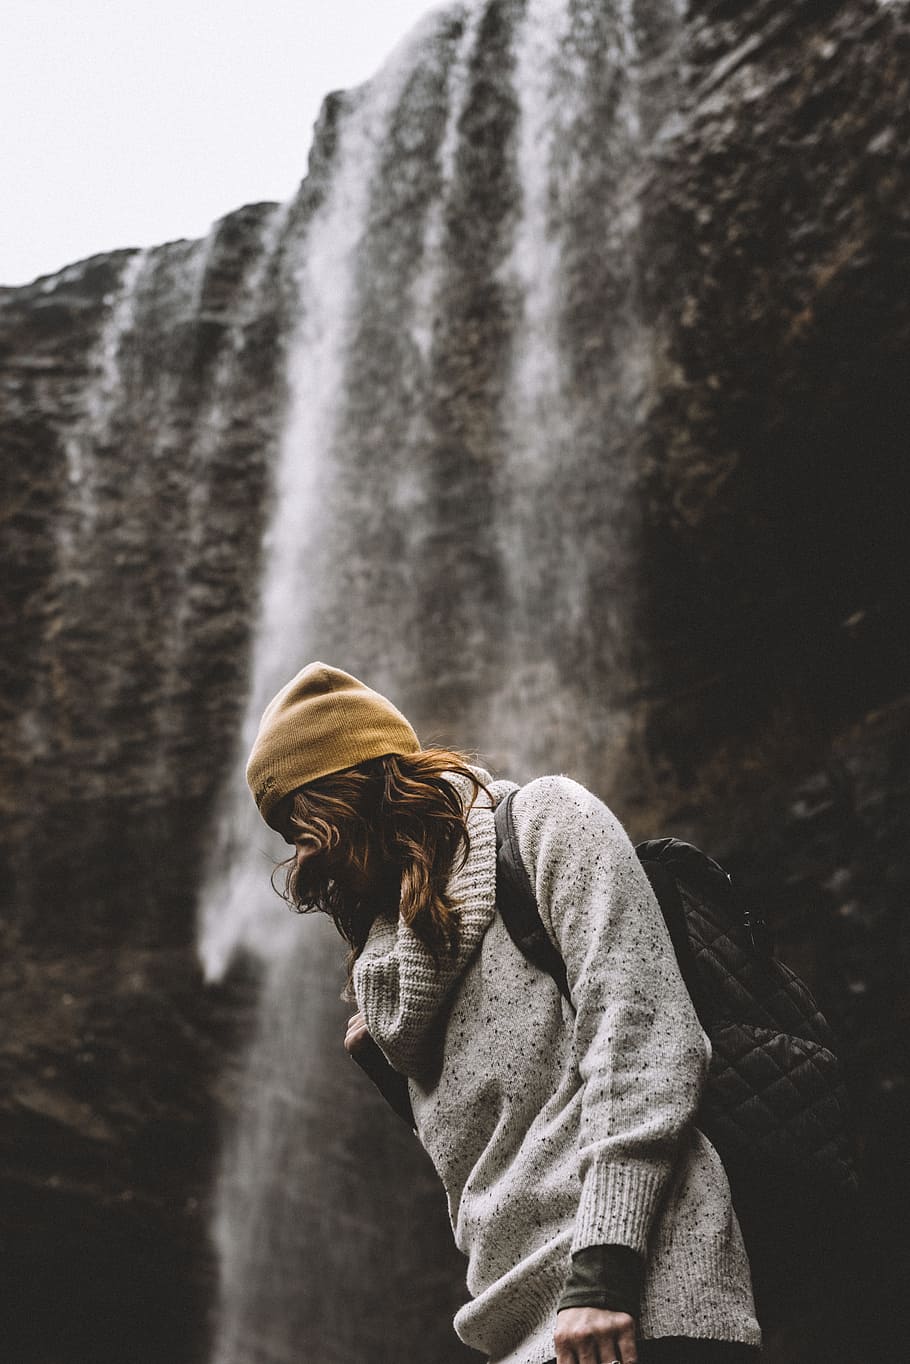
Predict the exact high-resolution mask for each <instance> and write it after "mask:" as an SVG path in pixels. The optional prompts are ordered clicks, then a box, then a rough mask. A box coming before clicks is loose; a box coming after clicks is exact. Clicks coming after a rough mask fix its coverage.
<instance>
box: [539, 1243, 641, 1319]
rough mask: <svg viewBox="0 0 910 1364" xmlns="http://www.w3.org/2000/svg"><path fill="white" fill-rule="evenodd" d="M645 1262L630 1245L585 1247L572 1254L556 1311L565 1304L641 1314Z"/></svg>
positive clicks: (631, 1315)
mask: <svg viewBox="0 0 910 1364" xmlns="http://www.w3.org/2000/svg"><path fill="white" fill-rule="evenodd" d="M643 1272H644V1262H643V1260H642V1257H641V1256H640V1255H639V1254H638V1251H636V1250H630V1248H629V1247H628V1246H585V1248H584V1250H577V1251H576V1252H575V1254H574V1255H573V1256H572V1268H571V1269H570V1270H569V1275H568V1278H567V1279H566V1286H565V1289H564V1290H563V1295H562V1297H561V1298H560V1300H559V1306H558V1307H557V1309H556V1310H557V1312H561V1311H562V1310H563V1309H564V1308H566V1307H599V1308H600V1309H601V1310H603V1311H609V1312H626V1313H627V1314H628V1315H629V1316H630V1317H634V1319H635V1320H636V1321H638V1319H639V1317H640V1316H641V1281H642V1276H643Z"/></svg>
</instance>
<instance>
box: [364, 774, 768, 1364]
mask: <svg viewBox="0 0 910 1364" xmlns="http://www.w3.org/2000/svg"><path fill="white" fill-rule="evenodd" d="M480 775H481V776H482V777H483V778H484V780H486V781H487V782H488V783H489V784H490V785H491V791H492V795H493V799H494V802H497V801H498V800H499V799H501V798H502V796H503V795H504V794H505V792H506V791H508V790H509V789H511V784H510V783H504V782H495V783H491V782H490V778H489V776H488V774H487V773H483V772H481V773H480ZM460 786H461V788H462V789H463V791H464V799H465V801H467V794H468V791H469V787H468V784H467V782H466V781H464V779H461V781H460ZM513 812H514V816H515V824H516V829H517V833H518V841H519V847H520V850H521V855H522V859H523V861H524V863H525V866H526V867H527V869H528V872H529V874H530V876H531V881H532V884H533V885H534V886H535V889H536V893H537V901H538V904H539V906H540V912H541V915H542V918H543V921H544V924H545V925H546V927H547V930H548V932H550V933H551V934H552V937H553V940H554V942H555V943H556V945H557V946H558V948H559V950H560V952H561V954H562V956H563V958H564V960H565V962H566V966H567V969H568V978H569V987H570V990H571V995H572V1001H573V1005H574V1009H573V1008H572V1007H570V1006H569V1005H568V1004H566V1003H565V1001H564V1000H563V998H562V996H561V995H560V993H559V990H558V989H557V987H556V985H555V983H554V981H553V980H552V979H551V977H550V976H549V975H547V974H545V973H544V972H543V971H540V970H538V969H537V968H536V967H534V966H532V965H531V964H530V963H529V962H528V961H526V960H525V958H524V957H523V955H522V954H521V953H520V952H519V950H518V949H517V948H516V947H515V945H514V944H513V942H512V940H511V939H510V937H509V935H508V933H507V931H506V929H505V926H504V924H503V923H502V920H501V919H500V917H499V916H498V915H497V914H496V906H495V891H496V835H495V829H494V823H493V811H492V808H491V806H490V803H489V801H488V800H487V799H486V797H485V796H484V795H483V794H481V796H480V798H479V800H478V802H477V803H476V804H475V805H474V807H473V808H472V809H471V810H470V813H469V815H468V831H469V834H470V839H471V849H470V854H469V856H468V860H467V862H466V864H465V866H464V867H463V868H462V869H461V870H460V871H458V872H456V873H455V874H454V875H453V877H452V879H451V881H450V885H449V890H450V893H451V895H452V896H453V898H454V900H455V902H456V903H457V904H458V906H459V909H460V914H461V924H462V941H461V947H460V951H459V953H458V956H457V959H456V960H454V961H451V962H445V963H444V964H443V966H442V967H441V969H440V970H438V971H437V970H436V969H434V966H433V963H432V960H431V958H430V957H429V955H428V953H427V951H426V949H425V948H424V947H423V946H422V945H421V944H420V943H419V942H418V941H417V939H416V938H415V937H414V935H413V934H412V933H410V932H409V930H408V929H407V928H406V927H405V925H404V924H402V923H401V921H400V920H399V921H398V922H397V923H395V922H392V921H391V920H389V919H379V920H377V921H376V923H375V924H374V926H373V929H372V930H371V932H370V936H369V939H368V941H367V944H366V948H365V950H364V952H363V954H362V955H361V957H360V958H359V960H358V962H357V964H356V967H355V971H354V988H355V993H356V996H357V1003H358V1006H359V1007H360V1009H361V1010H362V1011H363V1013H364V1016H365V1018H366V1022H367V1027H368V1029H369V1031H370V1033H371V1034H372V1035H373V1037H374V1038H375V1039H376V1041H377V1042H378V1044H379V1046H380V1047H381V1048H382V1050H383V1051H384V1052H385V1054H386V1056H387V1057H388V1059H389V1061H390V1062H391V1063H392V1065H393V1066H394V1067H395V1068H396V1069H397V1070H399V1071H402V1072H404V1073H405V1074H406V1075H408V1076H409V1077H410V1083H409V1089H410V1094H411V1101H412V1104H413V1108H414V1116H415V1120H416V1124H417V1132H418V1136H419V1138H420V1141H421V1143H422V1144H423V1146H424V1147H425V1148H426V1150H427V1151H428V1152H429V1155H430V1157H431V1159H432V1161H433V1163H434V1165H435V1167H436V1169H437V1171H438V1173H439V1175H440V1177H441V1179H442V1182H443V1184H444V1186H445V1190H446V1194H447V1198H448V1206H449V1216H450V1219H451V1223H452V1229H453V1231H454V1234H455V1241H456V1243H457V1245H458V1247H459V1249H460V1250H461V1251H462V1252H463V1253H464V1254H465V1255H466V1256H467V1257H468V1273H467V1286H468V1290H469V1292H470V1294H471V1301H470V1302H468V1303H467V1304H466V1305H465V1306H464V1307H462V1308H461V1309H460V1311H459V1312H458V1313H457V1315H456V1317H455V1329H456V1331H457V1333H458V1335H459V1336H460V1338H461V1339H462V1340H463V1341H464V1342H465V1344H467V1345H469V1346H472V1347H473V1348H474V1349H477V1350H480V1351H482V1352H483V1353H484V1354H486V1355H487V1356H488V1357H489V1358H490V1360H491V1361H492V1362H495V1364H544V1361H547V1360H551V1359H552V1358H553V1357H554V1355H555V1353H556V1351H555V1348H554V1344H553V1331H554V1327H555V1324H556V1305H557V1302H558V1300H559V1297H560V1294H561V1292H562V1289H563V1285H564V1282H565V1278H566V1274H567V1272H568V1269H569V1263H570V1256H571V1252H572V1251H573V1250H579V1249H581V1248H582V1247H584V1246H590V1245H605V1244H620V1245H626V1246H631V1247H633V1248H634V1249H636V1250H638V1251H640V1252H641V1253H643V1254H644V1255H645V1256H646V1257H647V1258H646V1269H645V1276H644V1284H643V1292H642V1312H641V1321H640V1330H641V1333H642V1335H644V1336H649V1337H653V1336H664V1335H684V1336H695V1337H706V1338H709V1339H720V1340H733V1341H742V1342H744V1343H747V1344H753V1345H755V1344H758V1343H760V1339H761V1334H760V1331H759V1327H758V1323H757V1321H756V1319H755V1311H754V1307H753V1302H752V1290H751V1284H750V1278H749V1266H748V1261H747V1259H746V1254H745V1250H744V1248H743V1243H742V1238H741V1235H740V1231H739V1226H738V1224H737V1221H736V1218H735V1215H734V1213H733V1209H732V1206H731V1203H730V1191H729V1186H728V1184H727V1178H726V1175H725V1173H724V1170H723V1166H722V1165H721V1162H720V1159H719V1158H718V1156H717V1153H716V1152H715V1150H714V1148H713V1147H712V1146H711V1144H710V1143H709V1142H708V1140H707V1139H706V1138H705V1137H704V1136H703V1135H702V1133H701V1132H699V1131H698V1130H697V1129H696V1128H694V1127H693V1126H692V1119H693V1116H694V1114H695V1111H696V1109H697V1107H698V1102H699V1096H700V1094H701V1090H702V1087H703V1084H704V1080H705V1075H706V1071H707V1065H708V1061H709V1044H708V1041H707V1038H706V1037H705V1035H704V1032H703V1031H702V1028H701V1026H700V1024H699V1022H698V1019H697V1016H696V1014H695V1011H694V1009H693V1007H692V1004H691V1001H690V999H689V995H688V993H687V991H686V988H685V986H684V984H683V982H682V978H681V976H680V973H679V969H678V967H677V965H676V958H675V956H674V953H673V947H672V944H671V942H670V938H669V934H668V932H667V930H666V927H665V925H664V921H663V917H662V915H661V912H660V909H659V907H658V905H657V902H656V900H655V898H654V896H653V894H652V892H651V889H650V886H649V883H648V880H647V877H646V876H645V874H644V872H643V871H642V869H641V867H640V865H639V863H638V860H637V858H636V856H635V853H634V850H633V848H632V845H631V843H630V841H629V839H628V837H627V835H626V833H625V832H624V830H623V828H622V826H621V825H620V824H619V822H618V821H617V819H616V818H615V817H614V815H612V814H611V812H610V811H609V810H608V809H607V807H606V806H605V805H604V804H603V803H602V802H601V801H600V800H598V799H597V798H596V797H595V796H593V795H592V794H591V793H590V792H589V791H587V790H585V788H584V787H582V786H579V785H578V784H577V783H576V782H573V781H571V780H569V779H568V778H566V777H543V778H540V779H539V780H537V781H533V782H531V783H530V784H529V785H528V786H525V787H524V788H523V789H522V790H521V791H520V792H519V794H518V795H517V796H516V797H515V801H514V805H513Z"/></svg>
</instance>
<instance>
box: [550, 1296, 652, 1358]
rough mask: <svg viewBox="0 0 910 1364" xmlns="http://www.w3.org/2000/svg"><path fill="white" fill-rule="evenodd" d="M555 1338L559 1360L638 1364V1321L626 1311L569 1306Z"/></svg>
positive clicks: (559, 1319)
mask: <svg viewBox="0 0 910 1364" xmlns="http://www.w3.org/2000/svg"><path fill="white" fill-rule="evenodd" d="M553 1341H554V1344H555V1346H556V1364H638V1343H637V1338H636V1331H635V1322H634V1320H633V1318H632V1317H630V1316H629V1315H628V1314H627V1313H626V1312H610V1311H603V1310H601V1309H600V1308H599V1307H565V1308H563V1310H562V1311H561V1312H557V1314H556V1330H555V1331H554V1333H553Z"/></svg>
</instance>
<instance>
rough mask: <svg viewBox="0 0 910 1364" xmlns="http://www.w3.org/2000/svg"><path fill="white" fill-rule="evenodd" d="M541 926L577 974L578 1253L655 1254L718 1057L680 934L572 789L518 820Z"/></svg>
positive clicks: (618, 839) (533, 797) (532, 798)
mask: <svg viewBox="0 0 910 1364" xmlns="http://www.w3.org/2000/svg"><path fill="white" fill-rule="evenodd" d="M513 810H514V815H515V822H516V828H517V832H518V840H519V846H520V849H521V854H522V858H523V860H524V862H525V865H526V867H527V868H528V872H529V874H530V875H531V877H532V881H533V883H534V885H535V890H536V894H537V902H538V905H539V908H540V913H541V918H542V920H543V923H544V926H545V927H546V928H547V931H548V932H549V933H550V934H551V936H552V938H553V940H554V942H555V943H556V945H557V947H558V948H559V951H560V953H561V954H562V957H563V959H564V961H565V963H566V969H567V973H568V983H569V990H570V993H571V997H572V1003H573V1006H574V1009H575V1018H574V1036H573V1055H574V1059H575V1064H576V1066H577V1068H578V1073H579V1076H580V1079H581V1082H582V1094H581V1112H580V1118H579V1135H578V1155H577V1172H578V1179H579V1203H578V1211H577V1214H576V1219H575V1229H574V1236H573V1241H572V1251H573V1253H574V1252H576V1251H579V1250H582V1249H584V1248H585V1247H586V1246H595V1245H620V1246H628V1247H630V1248H631V1249H632V1250H635V1251H637V1252H638V1253H639V1254H640V1255H644V1254H645V1253H646V1248H647V1241H648V1234H649V1231H650V1227H651V1222H652V1219H653V1217H654V1212H655V1209H656V1208H657V1205H658V1203H659V1201H660V1198H661V1195H662V1194H663V1192H664V1191H665V1189H666V1186H667V1183H668V1180H669V1177H670V1174H671V1171H672V1168H673V1162H674V1157H675V1154H676V1151H677V1147H678V1143H679V1140H680V1138H681V1136H682V1135H683V1133H684V1131H685V1130H686V1128H687V1126H688V1125H689V1124H690V1123H691V1122H692V1120H693V1119H694V1116H695V1113H696V1111H697V1108H698V1104H699V1100H700V1097H701V1093H702V1089H703V1087H704V1083H705V1079H706V1076H707V1067H708V1062H709V1059H710V1051H709V1043H708V1040H707V1038H706V1037H705V1034H704V1032H703V1030H702V1027H701V1025H700V1023H699V1021H698V1017H697V1015H696V1013H695V1009H694V1007H693V1005H692V1001H691V999H690V998H689V994H688V991H687V990H686V987H685V985H684V983H683V979H682V976H681V975H680V971H679V967H678V965H677V962H676V957H675V954H674V951H673V945H672V942H671V940H670V935H669V932H668V931H667V927H666V925H665V923H664V920H663V915H662V914H661V912H660V907H659V905H658V904H657V900H656V898H655V897H654V894H653V892H652V890H651V886H650V884H649V882H648V878H647V876H646V875H645V873H644V870H643V869H642V867H641V864H640V863H639V861H638V858H637V857H636V855H635V850H634V848H633V847H632V844H631V842H630V840H629V838H628V836H627V834H626V833H625V831H624V829H623V828H622V825H621V824H620V823H619V821H618V820H617V819H616V817H615V816H614V815H613V814H612V813H611V812H610V810H608V809H607V807H606V806H605V805H604V804H603V802H602V801H600V800H599V799H598V798H597V797H596V796H594V795H592V794H591V792H589V791H587V790H586V789H585V788H584V787H583V786H580V785H579V784H578V783H577V782H574V781H571V780H570V779H569V778H566V777H543V778H540V779H539V780H537V781H534V782H531V783H529V785H528V786H526V787H523V788H522V790H521V791H520V792H519V793H518V795H517V796H516V798H515V804H514V807H513Z"/></svg>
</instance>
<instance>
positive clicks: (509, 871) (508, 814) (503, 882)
mask: <svg viewBox="0 0 910 1364" xmlns="http://www.w3.org/2000/svg"><path fill="white" fill-rule="evenodd" d="M515 794H516V793H515V791H510V792H509V793H508V795H506V796H503V798H502V800H501V801H500V802H499V804H498V805H497V806H496V810H495V812H494V818H495V822H496V904H497V907H498V909H499V912H500V914H501V915H502V921H503V923H504V924H505V926H506V929H507V930H508V933H509V937H510V938H511V939H512V941H513V942H514V944H515V946H516V947H517V948H518V950H519V952H522V953H523V954H524V956H526V957H527V958H528V960H529V961H532V962H533V963H534V965H535V966H539V967H540V968H541V970H542V971H546V972H548V973H549V975H551V976H552V977H553V979H554V980H555V981H556V984H557V985H558V986H559V991H560V994H562V996H563V997H564V998H565V999H567V1000H568V1001H569V1003H570V1004H571V1002H572V998H571V995H570V993H569V981H568V976H567V974H566V964H565V962H564V961H563V959H562V957H561V956H560V954H559V952H558V951H557V949H556V948H555V947H554V945H553V943H552V941H551V940H550V937H549V935H548V934H547V930H546V929H545V928H544V926H543V923H542V921H541V918H540V911H539V909H538V908H537V898H536V896H535V894H534V887H533V886H532V885H531V878H530V877H529V876H528V872H527V868H526V867H525V864H524V862H523V861H522V857H521V851H520V849H519V847H518V834H517V832H516V830H515V818H514V816H513V814H512V801H513V799H514V797H515Z"/></svg>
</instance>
